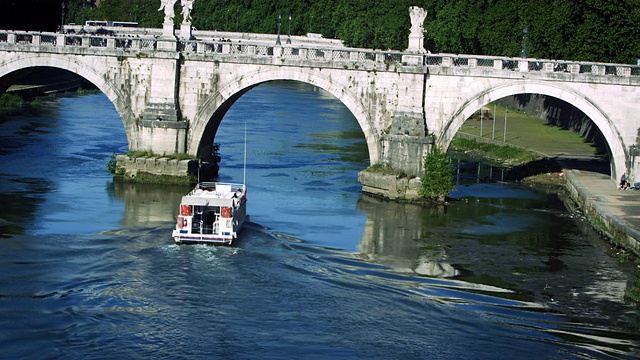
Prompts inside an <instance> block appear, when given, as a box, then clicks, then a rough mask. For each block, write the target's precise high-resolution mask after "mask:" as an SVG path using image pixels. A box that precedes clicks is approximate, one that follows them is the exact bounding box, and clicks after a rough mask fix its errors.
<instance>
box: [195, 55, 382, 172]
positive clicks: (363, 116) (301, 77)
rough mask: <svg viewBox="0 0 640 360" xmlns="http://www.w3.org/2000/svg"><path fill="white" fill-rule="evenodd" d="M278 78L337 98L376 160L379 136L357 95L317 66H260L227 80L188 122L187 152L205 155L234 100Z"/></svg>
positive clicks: (372, 157)
mask: <svg viewBox="0 0 640 360" xmlns="http://www.w3.org/2000/svg"><path fill="white" fill-rule="evenodd" d="M325 73H326V72H325ZM327 75H329V74H328V73H327ZM279 80H291V81H299V82H303V83H307V84H310V85H313V86H317V87H319V88H321V89H323V90H325V91H327V92H328V93H330V94H331V95H333V96H334V97H335V98H336V99H338V100H340V101H341V102H342V103H343V104H344V105H345V106H346V107H347V109H349V111H350V112H351V114H353V116H354V117H355V118H356V120H357V121H358V124H359V125H360V128H361V129H362V132H363V133H364V136H365V140H366V142H367V147H368V150H369V158H370V161H371V163H375V162H377V161H378V157H379V141H378V140H379V139H378V137H379V135H378V134H377V132H376V130H375V125H374V124H373V122H372V120H371V118H370V117H369V115H368V114H369V112H368V111H366V109H365V108H364V106H363V105H362V103H361V102H360V101H358V100H357V97H356V94H354V93H352V92H350V91H349V90H348V88H349V86H348V85H346V84H341V83H339V82H336V81H334V79H332V78H331V77H330V76H326V75H325V74H323V73H322V72H321V70H320V69H298V71H286V70H282V69H279V68H276V69H260V70H258V71H254V72H251V73H246V74H242V75H241V76H239V77H238V78H236V79H232V80H230V81H227V82H226V83H227V85H226V86H224V87H222V88H221V89H219V90H218V91H217V92H216V93H215V94H213V95H212V96H211V97H209V99H207V101H206V102H205V103H204V104H203V106H201V107H200V109H199V110H198V112H197V114H196V117H195V119H194V121H193V122H192V123H191V131H190V132H189V139H188V144H189V145H188V149H187V152H188V153H189V154H197V156H198V157H206V156H207V155H208V154H209V152H210V147H211V143H212V142H213V139H214V137H215V133H216V130H217V128H218V126H219V124H220V122H221V121H222V117H223V116H224V114H226V112H227V111H228V110H229V108H230V107H231V106H232V105H233V103H235V101H236V100H238V99H239V98H240V96H242V95H243V94H245V93H246V92H247V91H249V90H251V89H252V88H254V87H256V86H258V85H260V84H262V83H265V82H269V81H279Z"/></svg>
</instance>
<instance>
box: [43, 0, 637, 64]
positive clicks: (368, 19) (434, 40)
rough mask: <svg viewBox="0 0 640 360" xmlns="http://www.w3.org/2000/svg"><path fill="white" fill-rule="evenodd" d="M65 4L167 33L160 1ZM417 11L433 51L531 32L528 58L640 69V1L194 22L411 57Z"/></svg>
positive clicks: (363, 3) (469, 5) (512, 52)
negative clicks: (407, 52)
mask: <svg viewBox="0 0 640 360" xmlns="http://www.w3.org/2000/svg"><path fill="white" fill-rule="evenodd" d="M65 1H66V4H67V5H66V8H67V15H66V20H67V22H75V23H82V22H83V20H85V19H87V20H88V19H91V20H120V21H137V22H138V23H140V26H146V27H160V26H161V24H162V21H163V14H162V13H161V12H160V11H158V8H159V7H160V0H101V1H100V4H99V6H94V5H93V4H94V2H95V0H65ZM58 4H59V3H58ZM83 4H84V9H83ZM87 4H88V5H87ZM58 6H59V5H58ZM410 6H420V7H422V8H424V9H426V10H427V11H428V15H427V18H426V20H425V23H424V28H425V46H426V47H427V49H428V50H430V51H431V52H446V53H461V54H478V55H499V56H514V57H517V56H520V54H521V51H522V46H523V41H524V38H523V37H524V32H523V29H524V27H525V26H526V27H527V30H528V31H527V34H526V54H527V56H528V57H533V58H543V59H566V60H580V61H599V62H615V63H634V64H635V63H636V59H638V58H640V43H638V42H637V41H634V40H635V39H637V38H638V35H640V27H638V26H637V24H638V23H640V0H583V1H573V0H536V1H527V0H476V1H465V0H295V1H291V0H196V1H195V3H194V9H193V12H192V16H193V26H194V27H196V28H197V29H200V30H213V29H217V30H227V31H236V30H237V31H241V32H255V33H272V34H273V33H276V32H277V24H278V14H281V15H282V20H281V21H282V22H281V24H282V26H281V33H282V34H287V33H288V28H289V26H291V33H292V35H304V34H306V33H308V32H313V33H322V34H323V35H324V36H325V37H331V38H339V39H341V40H343V41H344V43H345V44H346V45H348V46H354V47H361V48H373V49H396V50H403V49H406V48H407V45H408V35H409V28H410V26H411V21H410V19H409V7H410ZM179 8H180V0H177V1H176V19H175V21H176V24H179V23H180V22H181V20H182V19H181V15H180V11H179ZM289 15H291V21H290V22H289ZM51 16H52V17H53V18H57V19H58V20H59V18H60V14H59V13H58V14H56V13H53V14H51ZM54 23H55V21H54ZM41 30H52V29H41Z"/></svg>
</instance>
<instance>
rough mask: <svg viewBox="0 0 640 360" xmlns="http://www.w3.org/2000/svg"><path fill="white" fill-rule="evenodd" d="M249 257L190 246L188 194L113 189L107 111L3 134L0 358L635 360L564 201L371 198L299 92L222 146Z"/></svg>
mask: <svg viewBox="0 0 640 360" xmlns="http://www.w3.org/2000/svg"><path fill="white" fill-rule="evenodd" d="M245 124H246V126H247V160H248V161H247V171H246V178H247V185H248V188H249V191H248V195H249V203H248V205H249V213H250V214H251V219H252V223H251V224H249V226H248V227H247V228H246V229H245V231H244V232H243V233H242V235H241V238H240V241H239V243H238V246H236V247H232V248H215V247H206V246H200V245H198V246H177V245H174V244H173V240H172V239H171V236H170V235H171V229H172V228H173V227H174V221H175V217H176V214H177V207H178V204H179V201H180V197H181V196H182V194H184V193H185V192H187V191H188V190H189V188H184V187H170V186H159V185H145V186H143V185H131V184H122V183H118V182H116V183H114V182H113V181H112V179H111V178H110V176H109V175H108V174H106V167H105V164H106V162H107V161H108V159H109V156H110V155H111V154H112V153H123V152H126V150H127V145H126V144H127V142H126V138H125V134H124V130H123V128H122V123H121V121H120V119H119V118H118V116H117V114H116V113H115V111H114V110H113V107H112V106H111V104H110V103H109V102H108V100H107V99H106V98H105V97H104V96H103V95H87V96H81V97H79V96H69V97H61V98H51V99H48V100H46V101H44V102H43V105H42V108H41V110H40V112H39V113H37V114H31V115H28V114H27V115H22V116H11V117H7V116H5V117H3V118H1V119H0V140H1V142H0V177H1V179H2V181H0V186H1V189H2V191H1V192H0V196H1V199H0V200H1V201H2V204H3V206H2V210H0V274H2V276H1V277H0V357H2V358H52V359H57V358H65V359H66V358H73V359H76V358H78V359H80V358H81V359H90V358H100V359H102V358H135V359H141V358H149V359H157V358H184V359H194V358H202V359H205V358H206V359H210V358H233V359H247V358H252V359H253V358H261V359H262V358H277V359H281V358H305V359H314V358H318V359H326V358H349V359H352V358H367V359H371V358H375V359H425V358H441V359H458V358H478V359H497V358H504V359H512V358H634V357H636V356H638V355H640V340H639V339H640V337H639V336H638V335H639V334H638V332H637V331H634V330H631V328H630V327H629V324H630V323H632V322H634V321H637V312H636V310H635V308H634V307H633V306H631V305H628V304H625V303H624V299H623V295H624V290H625V288H626V281H627V275H626V272H625V269H624V268H623V267H621V266H620V265H618V264H617V263H616V261H615V260H613V259H611V258H610V257H608V256H607V255H606V252H607V246H606V244H604V243H603V242H602V241H601V240H600V239H598V238H597V236H595V235H594V234H593V233H592V232H590V231H589V227H588V226H587V224H586V222H585V221H584V220H583V219H581V218H580V217H579V216H578V215H576V214H573V213H571V212H570V211H569V210H567V208H566V207H565V206H564V205H563V203H562V202H561V201H560V200H559V199H558V198H557V197H556V196H553V195H548V194H544V193H540V192H536V191H533V190H531V189H527V188H522V187H517V186H509V185H501V184H487V183H479V184H475V181H474V180H473V179H470V180H469V181H466V182H465V180H464V178H463V180H462V181H461V182H460V184H459V187H458V190H457V191H456V192H455V193H454V195H455V196H456V197H457V198H458V199H459V201H454V202H452V203H450V204H449V205H448V206H447V207H440V208H437V207H436V208H422V207H419V206H416V205H402V204H396V203H386V202H382V201H379V200H376V199H373V198H369V197H367V196H363V195H362V194H361V193H360V186H359V184H358V183H357V180H356V179H357V173H358V171H360V170H362V169H364V168H365V167H366V166H367V165H368V164H367V159H368V154H367V153H366V151H367V150H366V145H365V142H364V138H363V135H362V133H361V131H360V129H359V128H358V124H357V122H356V121H355V120H354V119H353V117H352V116H351V115H350V114H349V113H348V111H347V110H346V109H345V108H344V107H342V106H341V105H340V103H339V102H338V101H337V100H335V99H333V98H331V97H330V96H328V95H327V94H326V93H324V92H322V91H319V90H317V89H315V88H312V87H309V86H304V85H301V84H296V83H272V84H265V85H262V86H260V87H258V88H256V89H253V90H251V91H250V92H248V93H247V94H246V95H244V96H243V97H242V98H241V99H240V100H239V101H238V102H237V103H236V104H235V105H234V106H233V107H232V109H231V110H230V112H229V113H228V114H227V116H226V117H225V119H224V121H223V124H222V126H221V127H220V129H219V131H218V135H217V138H216V141H217V142H220V143H221V144H222V146H221V153H222V157H223V161H222V163H221V167H222V168H221V171H220V179H221V180H223V181H241V179H242V178H243V142H244V140H243V139H244V127H245Z"/></svg>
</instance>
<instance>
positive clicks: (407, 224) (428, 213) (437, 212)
mask: <svg viewBox="0 0 640 360" xmlns="http://www.w3.org/2000/svg"><path fill="white" fill-rule="evenodd" d="M358 209H359V210H362V211H364V212H365V213H366V214H367V223H366V224H365V227H364V233H363V234H362V242H361V243H360V247H359V249H360V255H361V256H363V257H364V258H366V259H368V260H370V261H374V262H377V263H380V264H384V265H386V266H389V267H390V268H392V269H393V270H394V271H396V272H401V273H415V274H418V275H426V276H433V277H453V276H457V275H459V274H460V272H459V271H458V270H456V269H455V268H454V267H453V266H452V265H451V264H449V263H448V262H447V254H446V252H445V249H444V248H443V247H441V246H438V245H437V244H434V245H430V244H426V243H424V242H423V241H422V239H424V238H425V236H427V232H428V226H429V222H431V221H433V222H434V223H438V222H439V221H443V219H444V218H445V217H446V216H445V214H444V213H445V210H446V208H445V207H444V206H433V207H426V208H425V207H423V206H419V205H413V204H400V203H396V202H389V201H384V200H381V199H377V198H374V197H371V196H367V195H362V198H361V199H360V200H358ZM438 219H440V220H438ZM426 220H428V221H426Z"/></svg>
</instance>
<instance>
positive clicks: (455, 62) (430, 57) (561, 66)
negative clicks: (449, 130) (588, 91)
mask: <svg viewBox="0 0 640 360" xmlns="http://www.w3.org/2000/svg"><path fill="white" fill-rule="evenodd" d="M423 64H424V65H427V66H442V67H456V68H477V69H493V70H506V71H518V72H543V73H569V74H591V75H613V76H621V77H631V76H634V77H640V66H637V65H626V64H608V63H594V62H581V61H566V60H548V59H521V58H508V57H490V56H479V55H457V54H427V55H425V56H424V62H423Z"/></svg>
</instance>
